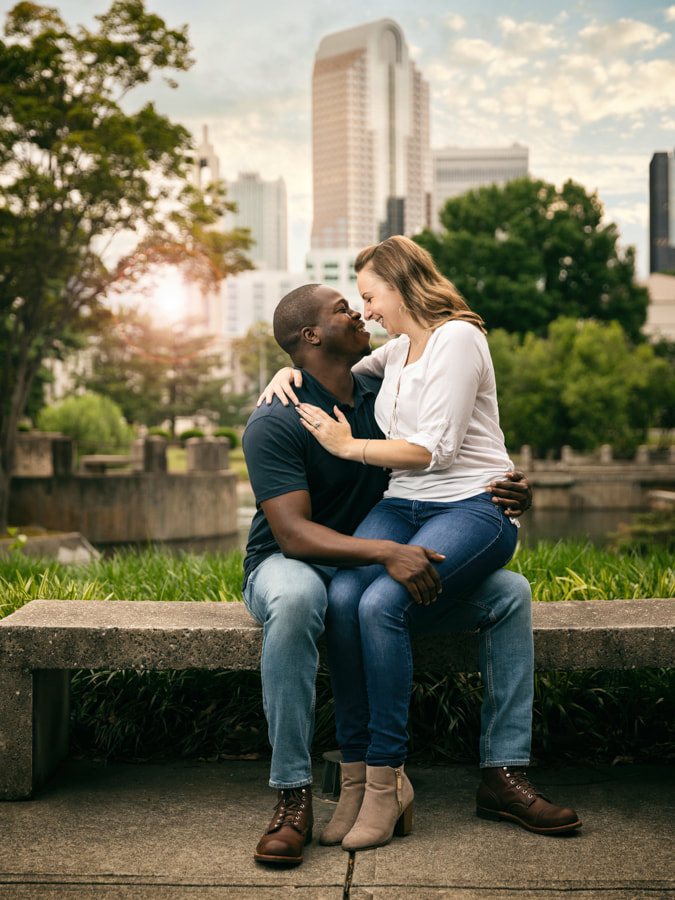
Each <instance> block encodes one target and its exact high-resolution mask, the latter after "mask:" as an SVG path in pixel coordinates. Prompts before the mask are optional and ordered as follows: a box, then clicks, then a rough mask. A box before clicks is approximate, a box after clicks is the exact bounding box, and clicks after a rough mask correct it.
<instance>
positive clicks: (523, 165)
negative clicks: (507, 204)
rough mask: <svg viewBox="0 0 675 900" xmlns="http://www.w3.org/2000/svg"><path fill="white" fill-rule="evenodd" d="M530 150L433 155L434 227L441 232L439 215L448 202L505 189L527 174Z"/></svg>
mask: <svg viewBox="0 0 675 900" xmlns="http://www.w3.org/2000/svg"><path fill="white" fill-rule="evenodd" d="M528 158H529V150H528V149H527V147H523V146H521V145H520V144H513V145H512V146H511V147H445V148H443V149H442V150H434V151H433V171H434V187H433V193H432V219H431V227H432V228H434V229H438V228H440V220H439V218H438V214H439V212H440V210H441V209H442V208H443V207H444V206H445V203H446V201H447V200H450V199H451V198H452V197H457V196H458V195H459V194H463V193H465V192H466V191H470V190H472V189H473V188H477V187H483V186H486V185H490V184H498V185H500V186H501V185H503V184H505V183H506V182H507V181H511V179H512V178H519V177H522V176H525V175H527V174H528Z"/></svg>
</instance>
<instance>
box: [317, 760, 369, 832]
mask: <svg viewBox="0 0 675 900" xmlns="http://www.w3.org/2000/svg"><path fill="white" fill-rule="evenodd" d="M340 772H341V787H340V799H339V800H338V805H337V809H336V810H335V812H334V813H333V818H332V819H331V820H330V822H329V823H328V825H326V827H325V828H324V830H323V832H322V834H321V837H320V838H319V843H320V844H323V845H324V846H326V847H332V846H333V845H334V844H340V843H342V838H343V837H344V836H345V835H346V834H347V832H348V831H349V830H350V829H351V827H352V826H353V824H354V822H356V817H357V816H358V814H359V810H360V809H361V803H362V801H363V794H364V792H365V790H366V764H365V762H353V763H343V762H341V763H340Z"/></svg>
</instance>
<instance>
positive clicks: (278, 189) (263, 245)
mask: <svg viewBox="0 0 675 900" xmlns="http://www.w3.org/2000/svg"><path fill="white" fill-rule="evenodd" d="M227 199H228V200H232V201H233V202H234V203H236V204H237V207H238V211H237V212H236V213H226V215H225V217H224V220H223V224H224V227H225V230H229V229H231V228H249V229H250V230H251V237H252V238H253V240H254V241H255V243H254V244H253V245H252V246H251V248H250V250H248V256H249V257H250V258H251V260H252V261H253V263H254V265H255V266H256V268H258V269H279V270H281V271H286V269H287V268H288V247H287V240H288V226H287V203H286V183H285V181H284V180H283V178H277V180H276V181H263V179H262V178H261V177H260V175H259V174H258V173H257V172H240V173H239V176H238V178H237V180H236V181H228V182H227Z"/></svg>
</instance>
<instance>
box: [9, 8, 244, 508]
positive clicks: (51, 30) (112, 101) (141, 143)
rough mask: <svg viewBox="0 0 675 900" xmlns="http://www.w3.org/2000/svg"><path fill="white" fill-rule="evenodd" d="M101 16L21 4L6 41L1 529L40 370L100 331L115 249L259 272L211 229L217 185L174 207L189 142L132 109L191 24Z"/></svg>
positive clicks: (153, 116)
mask: <svg viewBox="0 0 675 900" xmlns="http://www.w3.org/2000/svg"><path fill="white" fill-rule="evenodd" d="M96 19H97V23H98V26H97V30H92V31H90V30H87V29H86V28H84V27H79V28H68V27H67V26H66V24H65V23H64V22H63V20H62V19H61V17H60V16H59V15H58V13H57V11H56V10H54V9H51V8H48V7H45V6H40V5H38V4H36V3H30V2H20V3H18V4H17V5H16V6H14V8H13V9H12V10H11V11H10V12H9V13H8V15H7V20H6V25H5V29H4V39H3V40H0V356H1V359H2V361H1V362H0V526H2V525H4V524H5V523H6V510H7V502H8V492H9V479H10V477H11V472H12V468H13V462H14V448H15V437H16V429H17V424H18V421H19V419H20V417H21V415H22V413H23V411H24V409H25V407H26V403H27V400H28V398H29V396H30V391H31V387H32V385H33V383H34V380H35V376H36V373H37V372H38V371H39V369H40V366H41V364H42V362H43V360H44V359H45V358H46V357H48V356H49V355H50V354H52V353H54V352H55V350H56V348H57V347H58V346H59V344H60V345H61V346H62V347H63V345H64V336H65V335H68V334H70V335H76V334H77V333H78V332H81V331H82V329H83V328H88V327H89V328H91V327H93V325H95V324H96V317H97V315H98V310H99V298H100V296H101V293H102V291H103V289H104V287H105V286H106V285H107V283H108V282H109V281H110V277H111V276H110V275H109V273H108V272H107V271H106V267H105V265H104V263H103V260H102V258H101V254H102V253H103V251H104V250H105V248H106V246H108V245H109V243H110V241H111V240H112V239H113V238H114V237H115V236H116V235H118V234H120V233H122V232H136V233H137V234H139V235H140V236H141V238H142V240H143V242H144V243H143V246H144V247H145V249H146V250H149V248H157V247H158V246H160V247H166V248H168V249H167V250H166V254H167V255H168V256H171V255H173V256H174V257H175V258H178V257H181V256H182V257H183V258H185V254H184V253H182V248H184V247H186V246H187V249H188V251H189V252H188V254H187V259H188V260H194V259H197V258H199V259H201V258H202V257H204V256H205V257H207V258H208V260H209V261H210V263H211V264H212V266H209V267H208V268H209V270H210V271H213V267H215V269H216V270H218V271H220V272H221V273H222V272H226V271H231V270H232V269H235V270H236V269H237V268H242V267H247V266H248V265H249V264H248V263H247V262H246V260H245V258H244V257H243V254H242V251H243V250H245V249H246V247H247V246H248V241H249V239H248V237H247V236H246V235H245V234H243V233H241V232H237V233H236V234H234V235H230V236H221V235H218V234H217V233H215V232H213V231H212V226H213V224H214V223H215V222H216V221H217V219H218V217H219V215H220V212H221V211H222V209H223V208H224V207H223V204H224V201H223V195H222V191H221V190H220V189H218V188H217V187H214V189H213V190H211V191H209V192H207V195H206V196H202V195H201V194H200V193H199V192H198V191H195V190H194V189H193V188H184V189H183V192H182V195H181V196H179V197H176V193H177V189H176V185H177V183H179V182H180V180H181V179H183V176H184V175H185V173H186V172H187V167H188V165H189V163H190V152H189V151H190V148H191V143H192V138H191V135H190V134H189V132H188V131H187V130H186V129H185V128H183V127H182V126H179V125H176V124H173V123H172V122H171V121H170V120H169V119H168V118H166V117H165V116H163V115H161V114H160V113H159V112H158V111H157V110H156V109H155V107H154V105H153V104H152V103H147V104H145V105H144V106H143V107H142V108H141V109H138V110H135V111H133V112H129V111H127V110H128V108H129V106H130V98H129V94H130V92H132V91H133V89H134V88H135V87H137V86H139V85H143V84H145V83H147V82H149V81H150V79H151V77H152V76H153V74H154V73H155V72H158V71H171V70H173V71H179V72H180V71H182V70H185V69H187V68H188V67H189V66H190V65H191V62H192V60H191V56H190V54H191V47H190V44H189V41H188V36H187V28H186V27H181V28H178V29H172V28H169V27H168V26H167V25H166V24H165V22H164V21H163V20H162V19H161V18H160V17H159V16H156V15H153V14H150V13H148V12H147V11H146V10H145V7H144V3H143V0H114V2H113V3H112V5H111V6H110V9H109V10H108V12H106V13H105V14H103V15H99V16H97V17H96ZM170 83H171V84H172V86H175V84H174V82H171V81H170ZM123 103H124V108H123V106H122V104H123ZM181 183H183V184H184V183H185V182H184V181H182V182H181ZM195 248H200V251H201V256H199V257H197V256H195V255H194V250H195ZM153 261H154V262H156V261H157V260H156V259H154V260H153ZM168 261H171V260H168ZM123 267H124V263H122V264H121V267H120V271H121V269H123ZM202 268H203V267H202ZM114 274H115V275H119V271H118V272H116V273H114Z"/></svg>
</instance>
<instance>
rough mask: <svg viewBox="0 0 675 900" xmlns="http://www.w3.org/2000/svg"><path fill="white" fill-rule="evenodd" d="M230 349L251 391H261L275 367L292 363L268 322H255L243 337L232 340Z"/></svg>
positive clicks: (278, 367)
mask: <svg viewBox="0 0 675 900" xmlns="http://www.w3.org/2000/svg"><path fill="white" fill-rule="evenodd" d="M232 351H233V353H234V355H235V356H236V357H237V360H238V363H239V366H240V367H241V370H242V372H243V373H244V375H245V376H246V378H247V379H248V382H249V384H250V386H251V391H252V392H253V393H256V392H258V393H259V392H260V391H262V389H263V388H264V387H265V385H266V384H267V382H268V381H269V380H270V378H271V377H272V375H273V374H274V373H275V372H276V371H277V369H281V368H283V366H292V365H293V363H292V362H291V359H290V357H289V356H288V354H287V353H286V352H285V351H284V350H282V349H281V347H280V346H279V345H278V344H277V342H276V341H275V339H274V332H273V331H272V326H271V325H270V324H269V323H268V322H256V324H255V325H253V326H252V327H251V328H249V330H248V331H247V332H246V334H245V335H244V337H242V338H237V339H236V340H234V341H233V342H232Z"/></svg>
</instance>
